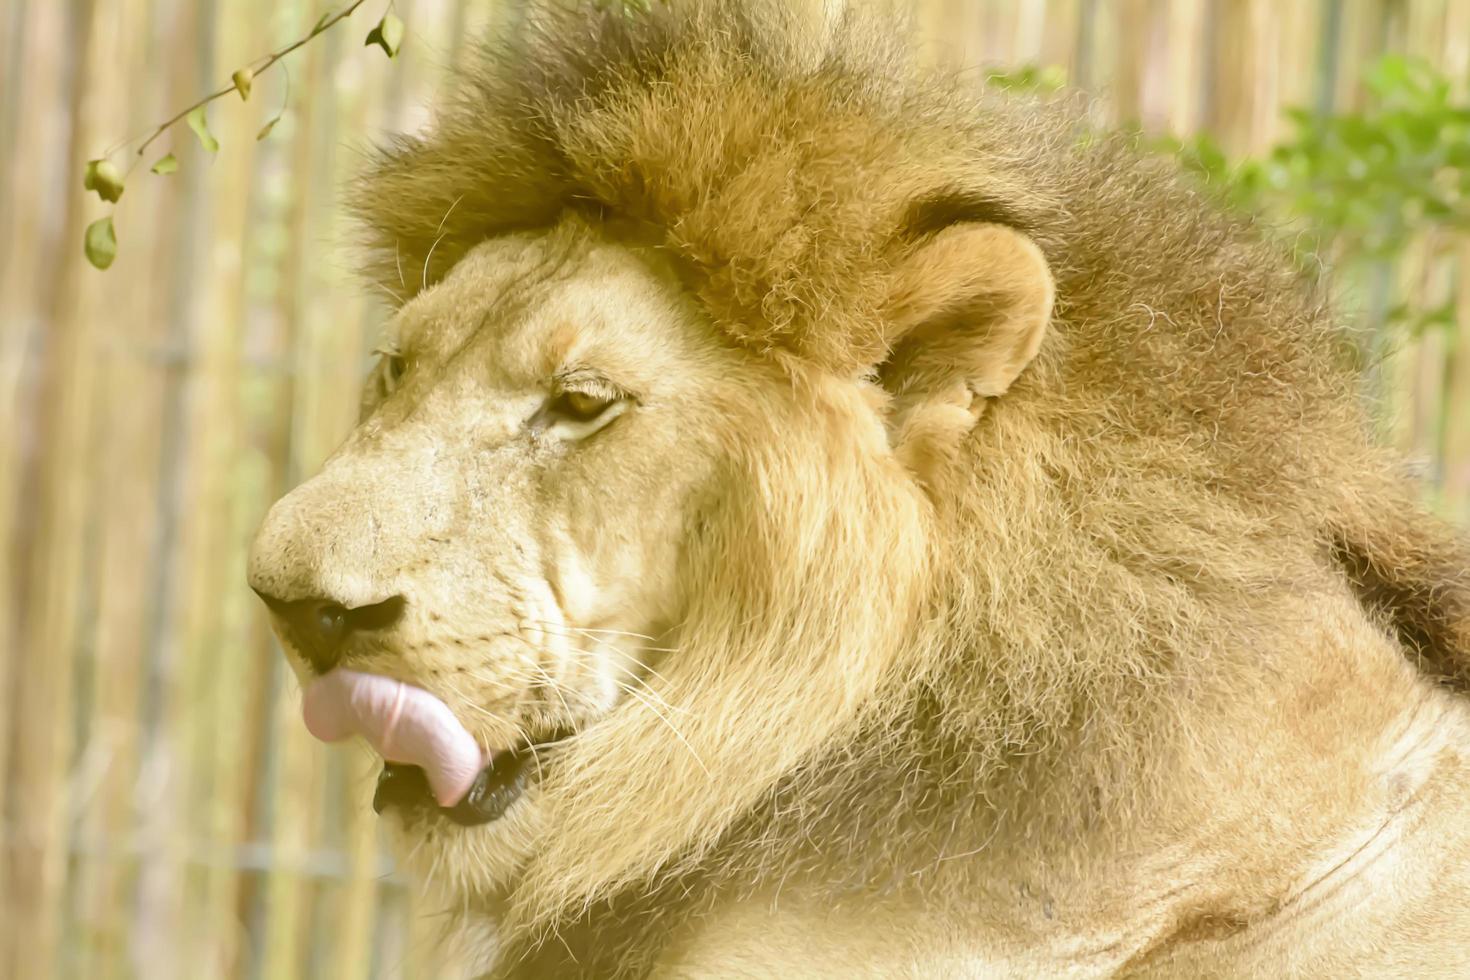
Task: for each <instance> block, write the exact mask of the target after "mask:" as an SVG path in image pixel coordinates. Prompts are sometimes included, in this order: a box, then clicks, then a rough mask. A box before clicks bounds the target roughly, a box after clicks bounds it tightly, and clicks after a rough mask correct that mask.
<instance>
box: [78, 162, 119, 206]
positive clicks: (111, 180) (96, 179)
mask: <svg viewBox="0 0 1470 980" xmlns="http://www.w3.org/2000/svg"><path fill="white" fill-rule="evenodd" d="M82 186H83V187H84V188H86V189H87V190H89V191H96V192H97V196H98V197H100V198H102V200H104V201H106V202H108V203H109V204H116V203H117V199H118V198H120V197H122V194H123V178H122V174H120V173H118V170H117V167H116V166H114V165H113V163H112V161H110V160H107V159H101V160H88V161H87V170H86V172H85V174H84V175H83V176H82Z"/></svg>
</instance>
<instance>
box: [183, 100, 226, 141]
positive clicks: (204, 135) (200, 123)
mask: <svg viewBox="0 0 1470 980" xmlns="http://www.w3.org/2000/svg"><path fill="white" fill-rule="evenodd" d="M185 121H186V122H188V124H189V128H190V129H192V130H194V135H195V136H198V137H199V145H201V146H203V147H204V148H205V149H206V150H208V151H209V152H210V153H218V152H219V140H217V139H215V138H214V134H213V133H211V132H210V131H209V119H208V118H207V117H206V116H205V115H204V106H200V107H199V108H197V109H195V110H194V111H193V112H191V113H189V115H188V117H187V119H186V120H185Z"/></svg>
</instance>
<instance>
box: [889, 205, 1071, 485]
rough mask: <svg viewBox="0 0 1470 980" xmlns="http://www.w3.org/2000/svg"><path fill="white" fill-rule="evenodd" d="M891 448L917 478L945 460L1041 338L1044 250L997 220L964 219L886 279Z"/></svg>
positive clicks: (1046, 310)
mask: <svg viewBox="0 0 1470 980" xmlns="http://www.w3.org/2000/svg"><path fill="white" fill-rule="evenodd" d="M892 281H893V288H892V291H891V292H890V294H889V307H888V313H889V322H890V324H891V325H892V331H893V332H892V334H891V336H893V337H894V341H893V345H892V353H891V354H890V356H889V357H888V359H887V360H886V361H885V362H884V363H883V364H881V365H879V366H878V378H879V380H880V382H881V383H882V385H883V387H884V388H885V389H886V390H887V391H888V392H889V394H890V395H891V396H892V399H893V400H892V414H891V416H890V431H891V432H892V433H893V443H894V447H895V450H896V451H898V452H899V454H900V455H901V456H902V457H903V458H904V459H905V461H906V462H907V463H909V465H910V466H911V467H912V468H913V469H915V471H916V472H918V473H919V475H920V476H922V477H929V476H932V475H933V474H932V470H933V468H934V467H935V466H937V465H939V464H941V463H942V462H943V461H944V460H946V459H949V458H952V457H953V456H954V454H955V453H956V452H957V451H958V447H959V442H960V439H961V437H962V436H963V435H964V433H965V432H967V431H968V430H969V429H970V428H971V427H972V426H973V425H974V423H975V420H976V419H977V418H979V415H980V412H981V411H983V409H984V405H985V402H984V399H987V398H994V397H997V396H999V395H1002V394H1004V393H1005V392H1006V389H1008V388H1009V387H1010V386H1011V383H1012V382H1014V381H1015V380H1016V378H1017V377H1018V376H1019V375H1020V374H1021V372H1022V371H1023V370H1024V369H1025V367H1026V365H1027V364H1029V363H1031V359H1032V358H1033V357H1035V356H1036V352H1037V350H1038V349H1039V348H1040V347H1041V341H1042V338H1043V337H1045V335H1046V328H1047V324H1048V323H1049V322H1050V320H1051V310H1052V301H1053V298H1054V297H1055V293H1056V289H1055V285H1054V283H1053V280H1052V276H1051V270H1050V269H1049V268H1048V267H1047V264H1046V258H1045V257H1044V256H1043V255H1042V254H1041V249H1039V248H1037V247H1036V244H1035V243H1034V242H1032V241H1031V239H1030V238H1028V237H1026V236H1025V235H1024V234H1022V233H1021V232H1019V231H1016V230H1015V229H1013V228H1010V227H1008V226H1006V225H1000V224H980V223H973V222H962V223H959V224H954V225H950V226H949V227H947V228H944V229H942V230H940V231H938V232H936V233H934V234H933V235H930V236H928V237H926V238H925V239H924V240H923V241H922V242H920V243H919V244H918V245H917V246H914V247H913V249H912V250H911V251H910V252H909V253H908V254H907V255H905V256H904V257H903V258H902V259H901V260H900V261H899V263H898V265H897V267H896V268H895V270H894V273H893V280H892Z"/></svg>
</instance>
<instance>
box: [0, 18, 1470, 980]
mask: <svg viewBox="0 0 1470 980" xmlns="http://www.w3.org/2000/svg"><path fill="white" fill-rule="evenodd" d="M674 2H678V0H674ZM386 6H387V0H383V2H381V3H380V2H377V0H370V2H369V3H367V4H365V5H364V8H363V9H362V10H361V11H359V12H358V13H357V14H356V15H355V16H354V17H353V18H352V19H351V20H350V21H348V22H347V23H345V24H343V25H339V27H338V28H336V29H334V30H333V31H331V32H329V33H327V34H324V35H323V36H321V37H320V38H318V39H317V40H316V41H314V42H312V43H311V44H310V45H308V46H306V47H305V48H303V49H302V50H301V51H299V52H297V53H296V54H295V55H293V56H292V57H291V58H290V59H289V60H288V62H287V68H288V70H289V79H290V81H289V85H290V91H289V95H288V93H287V91H286V81H285V75H284V74H277V73H272V74H271V75H270V76H269V77H266V78H262V79H260V80H258V81H257V83H256V91H255V93H254V95H253V97H252V98H251V100H250V101H249V102H248V103H246V104H243V105H242V104H240V103H239V102H238V101H235V100H232V99H231V100H223V101H221V102H219V103H217V104H216V105H215V106H214V107H212V109H211V112H210V119H211V124H212V126H213V128H214V131H215V133H216V134H217V135H218V136H219V138H220V141H221V143H222V144H223V149H222V150H221V151H220V153H219V154H218V155H217V157H216V158H214V159H212V160H210V159H208V158H207V157H206V155H205V154H204V153H203V151H202V150H201V149H200V148H199V146H198V145H197V143H196V141H195V140H194V138H193V136H192V135H191V134H190V133H189V132H188V130H187V129H185V128H183V127H179V128H178V129H177V130H176V131H174V132H173V133H172V134H171V135H170V136H166V137H165V138H164V139H162V140H160V141H159V143H158V144H156V145H157V147H158V150H159V153H160V154H161V153H163V152H166V151H168V150H169V149H172V150H173V151H174V152H175V153H176V154H177V155H178V157H179V159H180V161H181V162H182V169H181V170H180V171H179V173H177V174H175V175H173V176H171V177H151V176H147V175H146V174H145V172H144V169H143V168H139V169H138V170H137V171H136V172H135V173H134V174H133V175H132V177H131V178H130V180H129V183H128V189H127V192H126V195H125V196H124V198H123V200H122V202H121V203H120V204H119V205H118V207H117V210H116V221H117V229H118V235H119V239H120V242H121V247H120V252H119V256H118V258H117V261H116V264H115V265H114V266H113V267H112V269H111V270H110V271H108V272H106V273H100V272H97V271H96V270H94V269H92V268H90V267H89V266H87V265H86V264H85V262H84V261H83V259H82V252H81V247H80V242H81V239H82V229H83V228H84V227H85V226H86V225H87V224H88V222H90V221H91V220H93V219H94V218H95V217H97V216H99V215H100V214H102V213H103V212H104V206H103V205H101V204H100V202H98V201H97V200H96V199H95V198H94V197H92V196H90V195H84V194H83V193H82V191H81V176H80V174H81V164H82V162H83V161H85V160H86V159H88V158H89V157H92V156H96V155H98V154H99V153H100V152H101V151H102V150H104V149H106V148H107V147H108V146H110V145H112V144H113V143H115V142H117V141H119V140H120V139H122V138H126V137H130V136H133V135H135V134H137V133H146V132H147V131H148V130H149V129H150V128H151V127H152V126H153V125H155V124H156V123H157V122H158V121H159V120H162V119H164V118H167V117H168V116H169V115H171V114H172V113H173V112H174V111H175V110H176V109H177V108H179V107H180V106H181V105H184V104H187V103H188V102H189V101H192V99H193V98H194V97H196V95H198V94H200V93H203V92H204V91H206V90H208V89H210V88H212V87H217V86H218V85H219V84H220V83H221V82H222V81H223V80H224V79H226V78H227V77H228V75H229V73H230V71H231V70H233V68H235V67H238V66H239V65H240V64H242V63H244V62H245V61H247V60H249V59H250V58H252V57H254V56H255V55H258V54H260V53H262V52H265V51H268V50H272V49H274V48H276V47H279V46H280V45H281V44H283V43H285V42H287V41H289V40H291V39H294V38H296V37H298V36H301V35H302V34H304V33H305V32H306V31H307V30H308V29H309V28H310V26H311V25H312V24H313V23H314V22H315V21H316V20H317V18H318V17H319V16H320V15H321V14H322V13H323V12H324V10H325V7H324V6H323V4H322V3H321V2H319V0H315V2H305V0H256V2H253V3H249V4H244V3H232V4H224V3H210V2H200V3H186V2H179V0H105V2H99V0H71V2H67V3H61V2H57V0H0V32H3V33H0V58H3V61H0V73H3V74H0V433H3V434H4V435H0V556H3V560H0V654H3V655H0V977H15V978H29V977H51V976H78V977H83V976H84V977H89V978H91V977H100V978H105V977H143V976H147V977H159V978H171V977H213V976H221V977H223V976H248V977H268V978H273V980H274V978H293V977H340V978H344V980H347V978H358V977H365V976H374V977H376V976H393V977H396V976H410V977H411V976H452V975H455V966H454V963H453V957H452V954H450V953H447V952H446V951H445V949H444V947H443V946H442V944H441V943H440V941H439V937H438V933H437V931H436V925H437V924H436V923H435V922H434V921H433V920H432V918H430V917H427V916H425V915H422V914H419V913H418V912H417V910H416V909H415V906H414V896H413V895H412V894H411V893H410V892H409V891H407V890H406V889H405V887H404V885H403V883H402V881H401V880H400V879H399V878H398V877H397V876H396V875H395V874H394V873H393V870H392V865H391V862H390V860H389V859H388V858H387V857H386V856H385V855H384V854H383V853H382V852H381V851H380V849H379V845H378V841H377V837H376V829H375V824H374V816H373V814H372V811H371V809H370V808H369V807H368V806H367V805H366V798H367V796H368V794H369V793H370V792H371V784H372V779H373V774H374V771H375V769H376V764H375V761H374V759H373V758H372V757H371V755H370V754H369V753H368V752H367V751H366V750H365V749H361V748H351V747H348V748H334V749H324V748H322V747H320V746H318V745H317V744H315V743H313V742H311V740H310V739H309V738H308V736H307V734H306V732H305V729H304V727H303V726H302V725H301V724H300V721H299V695H298V693H297V691H296V689H295V683H294V681H293V680H291V678H290V677H289V672H288V671H287V669H286V667H285V664H284V661H283V659H282V657H281V656H280V653H279V651H277V650H276V649H275V648H274V645H273V642H272V640H271V639H270V637H269V634H268V631H267V628H266V624H265V621H264V617H263V616H262V615H261V610H260V609H259V608H258V607H257V604H256V602H255V601H254V599H253V597H252V596H251V595H250V593H249V592H248V590H247V589H246V588H245V585H244V575H243V568H244V563H245V554H246V548H247V546H248V543H249V541H250V538H251V535H252V532H253V531H254V528H255V527H256V525H257V524H258V522H259V521H260V519H261V517H262V516H263V514H264V512H265V509H266V507H267V506H268V505H269V503H270V502H271V501H272V500H273V499H274V498H276V497H277V496H279V495H280V494H281V493H283V492H284V491H285V490H286V489H288V488H289V487H290V486H292V485H293V484H294V483H296V482H298V481H299V480H301V479H302V478H304V477H305V476H307V475H309V474H310V473H311V472H312V471H313V470H314V469H315V468H316V467H317V466H318V465H319V464H320V462H321V461H322V460H323V458H324V457H325V455H326V454H327V453H328V452H329V451H330V450H331V448H332V447H333V445H334V443H335V442H336V441H337V440H338V439H340V438H341V437H342V435H343V434H344V433H345V432H346V430H347V429H348V428H349V426H350V425H351V423H352V420H353V416H354V413H355V404H356V389H357V385H358V382H359V379H360V377H361V376H362V374H363V372H364V370H365V366H366V362H367V352H368V351H369V350H370V349H371V347H372V345H373V342H374V340H375V338H376V332H377V330H378V329H379V327H380V324H381V322H382V321H383V318H384V306H383V304H382V303H380V302H379V301H378V300H377V298H375V297H373V296H371V295H364V294H363V293H362V292H361V291H360V289H359V288H358V286H357V284H356V283H355V282H354V280H353V277H352V274H351V269H350V262H351V249H350V241H351V229H350V227H348V226H346V225H345V224H344V222H343V218H342V213H341V209H340V207H339V198H338V193H339V189H340V187H341V186H342V184H343V181H344V180H345V178H346V177H347V176H348V175H349V174H350V173H351V172H352V171H353V169H354V167H355V166H356V164H357V162H358V161H359V158H360V154H359V150H358V148H359V147H361V146H363V145H364V144H365V143H366V142H368V141H369V140H371V139H373V138H375V137H377V136H380V135H382V134H384V133H386V132H389V131H399V130H405V129H408V130H411V129H414V128H416V127H419V126H421V125H422V124H423V122H424V121H425V119H426V118H427V109H426V106H427V105H428V103H429V101H430V98H431V95H432V93H433V91H434V90H435V87H436V85H437V84H438V83H439V82H440V81H441V80H442V79H443V78H444V77H445V74H446V73H447V71H448V70H449V69H450V68H452V67H453V65H454V64H456V62H458V61H459V60H461V59H462V58H463V57H464V56H465V54H466V52H467V50H468V47H469V46H470V45H472V44H473V42H474V39H475V38H476V37H477V36H478V35H479V34H480V33H481V32H483V31H484V30H485V29H486V28H487V26H489V25H490V24H492V22H494V21H496V20H502V21H506V22H512V21H513V18H514V10H513V7H512V6H511V0H502V2H501V3H497V2H496V0H396V5H395V9H396V10H397V12H398V14H399V15H400V16H401V17H402V18H403V19H404V21H405V22H406V23H407V25H408V36H407V38H406V40H405V43H404V45H403V50H402V53H401V55H400V57H399V58H398V59H397V60H396V61H393V62H390V61H388V60H387V59H385V58H384V57H382V55H381V52H378V51H377V50H376V49H372V50H364V49H363V48H362V46H361V44H362V37H363V35H364V34H365V33H366V32H367V30H368V28H369V27H370V26H371V25H372V23H374V22H375V21H376V18H377V17H378V16H379V15H380V14H381V11H382V9H383V8H386ZM917 7H918V16H919V22H920V25H921V28H922V30H923V32H924V35H925V37H927V38H929V39H931V51H932V53H933V55H934V57H936V58H940V59H945V60H948V61H952V62H954V63H956V64H960V65H963V66H992V65H994V66H1010V65H1016V64H1037V65H1060V66H1062V67H1063V68H1064V69H1065V70H1066V73H1067V77H1068V79H1069V80H1070V81H1071V82H1073V83H1075V84H1077V85H1079V86H1082V87H1085V88H1088V89H1091V90H1094V91H1096V92H1098V93H1099V94H1100V96H1101V100H1100V102H1099V103H1098V106H1099V110H1098V111H1099V112H1100V113H1102V114H1103V115H1104V116H1105V117H1106V118H1108V119H1111V120H1114V121H1122V120H1137V121H1139V122H1141V123H1142V124H1143V126H1144V127H1145V128H1146V129H1148V130H1154V131H1165V130H1168V131H1173V132H1176V133H1192V132H1197V131H1201V130H1204V131H1208V132H1211V133H1213V134H1215V135H1216V136H1217V137H1218V138H1219V139H1220V141H1221V142H1222V143H1223V145H1224V146H1225V147H1226V148H1227V149H1228V150H1230V151H1232V152H1236V153H1245V152H1259V151H1261V150H1263V149H1265V148H1267V147H1269V146H1270V145H1271V143H1272V141H1273V140H1274V139H1276V138H1277V137H1278V136H1279V135H1280V134H1281V109H1282V108H1283V107H1284V106H1287V105H1303V106H1314V107H1318V108H1332V107H1350V106H1354V105H1356V104H1358V103H1359V102H1360V101H1361V99H1362V98H1363V92H1362V89H1361V87H1360V85H1359V84H1358V79H1359V77H1360V75H1361V69H1362V67H1363V66H1364V65H1365V64H1367V63H1368V62H1369V61H1370V60H1371V59H1373V58H1374V57H1376V56H1377V55H1379V54H1381V53H1383V52H1388V51H1403V52H1410V53H1414V54H1418V55H1422V56H1423V57H1425V58H1427V59H1428V60H1430V61H1431V62H1434V63H1436V64H1438V65H1439V66H1440V67H1441V68H1442V69H1443V70H1444V71H1445V72H1446V73H1447V75H1448V76H1449V77H1450V78H1452V79H1453V80H1454V81H1455V83H1456V84H1457V85H1458V92H1459V94H1460V96H1461V98H1464V97H1465V94H1466V93H1465V86H1466V82H1467V79H1470V0H1414V2H1407V0H1398V2H1393V0H1358V2H1355V0H1300V2H1293V3H1280V2H1266V0H1176V2H1164V0H1005V2H1003V0H990V2H982V0H917ZM981 76H982V73H981V72H979V71H977V72H976V79H977V84H979V83H980V82H979V79H980V78H981ZM283 103H284V104H287V105H288V107H289V108H288V111H287V113H286V115H285V117H284V119H283V121H282V122H281V123H280V125H279V126H277V127H276V128H275V130H274V132H273V133H272V134H271V136H270V138H268V139H266V140H264V141H261V142H256V141H255V138H254V137H255V134H256V132H257V131H258V130H259V129H260V127H261V126H262V125H263V124H264V123H265V122H266V120H267V119H268V118H270V116H272V115H274V114H275V112H276V111H277V109H278V108H279V107H280V106H281V105H282V104H283ZM147 162H151V160H150V161H145V166H146V163H147ZM1435 244H1439V245H1442V244H1444V243H1442V242H1441V243H1435ZM1450 244H1451V247H1450V248H1449V249H1448V250H1445V249H1443V248H1430V247H1429V245H1428V244H1425V245H1423V246H1422V247H1416V249H1414V250H1411V253H1410V255H1409V256H1408V257H1407V258H1406V259H1405V260H1404V261H1403V262H1401V263H1399V265H1398V266H1397V267H1396V268H1394V269H1392V270H1391V276H1390V277H1389V279H1388V280H1387V281H1388V282H1389V284H1390V286H1391V287H1392V288H1394V289H1396V290H1399V291H1402V292H1405V293H1410V292H1411V293H1414V294H1415V295H1421V296H1429V297H1433V298H1436V300H1437V301H1438V300H1452V301H1453V302H1454V303H1455V304H1456V305H1455V309H1456V311H1457V316H1456V322H1455V325H1454V327H1453V329H1451V330H1449V331H1445V332H1433V333H1427V334H1425V335H1424V336H1422V337H1419V338H1408V339H1406V340H1404V341H1403V342H1401V343H1398V344H1397V345H1396V346H1395V347H1394V348H1393V350H1392V352H1391V353H1390V354H1389V355H1388V358H1387V360H1386V361H1385V362H1384V365H1383V370H1384V371H1385V374H1386V377H1387V378H1388V379H1389V381H1390V382H1391V384H1390V385H1389V388H1390V396H1391V397H1390V399H1389V411H1388V412H1387V415H1386V419H1387V421H1386V423H1385V426H1386V429H1387V431H1388V432H1389V434H1390V436H1391V438H1393V439H1394V440H1396V441H1397V442H1398V443H1399V444H1400V445H1402V446H1403V447H1404V448H1406V449H1407V450H1409V451H1410V452H1411V453H1412V454H1413V455H1414V457H1415V458H1416V459H1419V460H1421V461H1422V462H1423V464H1424V465H1425V467H1426V470H1427V472H1428V473H1429V474H1430V476H1431V484H1432V486H1433V487H1434V488H1435V493H1436V495H1437V496H1436V501H1437V503H1438V505H1439V506H1440V507H1441V508H1442V509H1443V510H1444V511H1445V512H1446V513H1449V514H1451V515H1454V516H1455V517H1457V518H1460V519H1464V518H1465V517H1466V516H1470V242H1467V241H1465V240H1460V241H1457V242H1453V243H1450Z"/></svg>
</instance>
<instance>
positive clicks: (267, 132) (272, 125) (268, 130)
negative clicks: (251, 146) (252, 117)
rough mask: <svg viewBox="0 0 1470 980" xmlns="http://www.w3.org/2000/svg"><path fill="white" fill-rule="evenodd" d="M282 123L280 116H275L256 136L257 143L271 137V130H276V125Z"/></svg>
mask: <svg viewBox="0 0 1470 980" xmlns="http://www.w3.org/2000/svg"><path fill="white" fill-rule="evenodd" d="M280 121H281V117H280V116H274V117H272V118H271V119H270V120H268V121H267V122H266V124H265V125H264V126H262V127H260V132H258V133H256V134H255V142H257V143H259V142H260V141H261V140H263V139H265V138H266V137H267V136H269V135H270V134H271V130H273V129H275V128H276V123H278V122H280Z"/></svg>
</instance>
